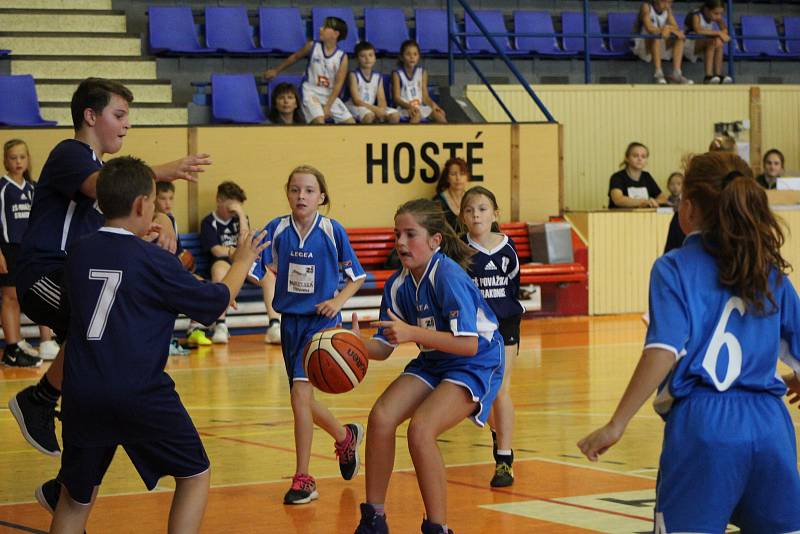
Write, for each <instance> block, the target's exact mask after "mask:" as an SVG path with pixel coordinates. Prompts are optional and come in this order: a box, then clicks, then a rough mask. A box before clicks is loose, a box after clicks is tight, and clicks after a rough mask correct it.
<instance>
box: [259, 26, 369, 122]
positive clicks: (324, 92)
mask: <svg viewBox="0 0 800 534" xmlns="http://www.w3.org/2000/svg"><path fill="white" fill-rule="evenodd" d="M345 37H347V23H346V22H345V21H343V20H342V19H340V18H337V17H328V18H326V19H325V22H324V23H323V24H322V27H321V28H320V29H319V41H309V42H307V43H306V45H305V46H304V47H303V48H301V49H300V50H298V51H297V52H295V53H293V54H292V55H290V56H289V57H288V58H286V59H285V60H284V61H283V63H281V64H280V65H278V66H277V67H276V68H274V69H269V70H268V71H266V72H265V73H264V78H265V79H266V80H268V81H269V80H271V79H272V78H274V77H275V76H277V75H278V74H279V73H280V72H281V71H283V70H284V69H286V68H287V67H289V66H290V65H292V64H294V63H296V62H297V61H298V60H299V59H301V58H304V57H306V56H310V57H309V60H308V66H307V67H306V76H305V81H304V82H303V115H304V116H305V118H306V121H307V122H308V123H310V124H325V120H326V119H329V118H333V121H334V122H335V123H336V124H340V123H345V124H355V120H354V119H353V116H352V115H351V114H350V111H348V110H347V106H345V105H344V103H343V102H342V100H341V99H340V98H339V94H340V93H341V92H342V88H343V87H344V82H345V79H346V78H347V54H345V53H344V50H342V49H341V48H339V45H338V42H339V41H341V40H342V39H344V38H345Z"/></svg>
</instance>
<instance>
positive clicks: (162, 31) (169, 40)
mask: <svg viewBox="0 0 800 534" xmlns="http://www.w3.org/2000/svg"><path fill="white" fill-rule="evenodd" d="M147 13H148V16H149V21H148V28H149V36H150V51H151V52H153V53H154V54H158V53H164V52H168V53H176V54H213V53H216V50H215V49H213V48H208V47H205V46H202V45H201V44H200V40H199V39H198V37H197V30H196V28H195V25H194V17H193V16H192V8H190V7H161V6H151V7H150V8H148V10H147Z"/></svg>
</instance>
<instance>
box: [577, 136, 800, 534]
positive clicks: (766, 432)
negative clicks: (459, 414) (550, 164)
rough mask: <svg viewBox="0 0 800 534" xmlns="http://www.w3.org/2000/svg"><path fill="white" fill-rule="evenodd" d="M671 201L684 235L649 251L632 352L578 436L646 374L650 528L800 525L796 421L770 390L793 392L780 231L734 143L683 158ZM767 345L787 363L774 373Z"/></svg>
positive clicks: (796, 349) (638, 391)
mask: <svg viewBox="0 0 800 534" xmlns="http://www.w3.org/2000/svg"><path fill="white" fill-rule="evenodd" d="M678 213H679V217H680V223H681V227H682V228H683V230H684V232H686V234H687V238H686V241H685V242H684V245H683V247H681V248H679V249H675V250H673V251H671V252H669V253H668V254H665V255H664V256H662V257H661V258H659V259H658V260H656V262H655V264H654V265H653V270H652V273H651V277H650V325H649V327H648V329H647V339H646V343H645V347H644V353H643V354H642V358H641V360H640V362H639V365H638V366H637V368H636V371H634V374H633V377H632V378H631V381H630V384H629V385H628V388H627V390H626V391H625V394H624V395H623V397H622V400H621V401H620V403H619V406H618V407H617V409H616V411H615V412H614V415H613V416H612V417H611V420H610V421H609V423H607V424H606V425H605V426H603V427H602V428H600V429H598V430H596V431H595V432H593V433H591V434H589V435H588V436H587V437H585V438H584V439H582V440H581V441H580V442H579V443H578V447H580V449H581V451H582V452H583V453H584V454H585V455H586V456H587V457H588V458H589V459H590V460H592V461H596V460H597V458H598V456H599V455H600V454H602V453H604V452H605V451H606V450H608V448H609V447H611V446H612V445H613V444H614V443H616V442H617V441H618V440H619V439H620V437H621V436H622V433H623V432H624V430H625V427H626V426H627V424H628V422H629V421H630V419H631V418H632V417H633V415H634V414H635V413H636V411H637V410H638V409H639V408H640V407H641V405H642V404H643V403H644V402H645V401H646V400H647V398H648V397H649V396H650V394H651V393H653V391H654V390H656V388H658V389H659V391H658V395H657V397H656V401H655V408H656V411H657V412H658V413H660V414H661V415H662V416H663V417H664V419H665V420H666V426H665V428H664V443H663V447H662V453H661V461H660V468H659V478H658V483H657V488H656V510H655V511H656V514H655V531H656V532H657V533H662V532H724V531H725V527H726V525H727V524H728V522H731V523H733V524H735V525H737V526H739V527H740V528H741V530H742V532H764V533H767V532H769V533H778V532H790V531H797V530H800V507H798V505H797V504H798V503H799V502H800V476H798V472H797V451H796V445H795V433H794V428H793V426H792V422H791V419H790V417H789V413H788V411H787V409H786V407H785V406H784V404H783V402H782V399H781V397H782V396H783V395H784V394H785V393H786V391H787V388H788V389H789V390H791V391H792V392H793V393H795V394H797V393H798V392H800V382H799V381H798V378H797V374H796V373H797V372H798V371H800V361H799V360H798V357H800V300H799V299H798V296H797V293H796V291H795V289H794V287H792V284H791V282H790V281H789V279H788V278H787V276H786V275H785V272H786V271H787V270H788V269H789V267H790V266H789V264H788V263H787V262H786V260H785V259H784V258H783V257H782V256H781V252H780V248H781V245H783V243H784V234H783V231H782V230H781V227H780V226H779V224H778V221H777V220H776V218H775V216H774V214H773V213H772V211H771V210H770V207H769V204H768V202H767V196H766V194H765V192H764V191H763V189H761V187H760V186H759V185H758V183H757V182H756V181H755V180H754V179H753V176H752V172H751V170H750V168H749V167H748V166H747V164H746V163H745V162H744V161H743V160H742V159H741V158H739V157H738V156H736V155H734V154H727V153H722V152H710V153H707V154H703V155H700V156H695V157H693V158H692V159H691V160H690V161H689V164H688V168H687V171H686V179H685V181H684V183H683V197H682V200H681V203H680V207H679V212H678ZM779 358H780V359H781V360H782V361H783V362H784V363H786V364H788V365H789V367H790V368H791V369H792V370H793V372H791V373H789V374H787V375H785V376H784V377H782V378H781V376H780V374H779V373H778V369H777V362H778V359H779ZM659 384H661V386H659Z"/></svg>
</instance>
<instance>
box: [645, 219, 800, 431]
mask: <svg viewBox="0 0 800 534" xmlns="http://www.w3.org/2000/svg"><path fill="white" fill-rule="evenodd" d="M770 290H771V291H772V295H773V298H774V299H775V306H773V305H772V303H771V302H769V300H765V302H764V312H763V313H762V314H758V313H756V310H755V309H752V308H748V307H747V306H746V305H745V303H744V301H743V300H742V299H741V298H739V297H737V296H735V295H734V294H733V293H732V292H731V290H730V288H728V287H725V286H723V285H722V284H720V282H719V269H718V268H717V265H716V259H715V258H714V257H713V256H711V255H710V254H709V253H708V252H707V251H706V250H705V248H704V247H703V244H702V239H701V236H700V234H699V233H697V234H690V235H689V236H688V237H687V238H686V241H685V242H684V245H683V247H681V248H679V249H675V250H673V251H671V252H669V253H668V254H666V255H664V256H662V257H661V258H659V259H658V260H656V262H655V264H654V265H653V270H652V272H651V274H650V307H649V309H650V325H649V327H648V329H647V338H646V341H645V349H648V348H660V349H665V350H668V351H670V352H672V353H674V354H675V357H676V363H675V367H673V369H672V371H671V372H670V374H669V376H668V377H667V379H666V380H665V381H664V383H663V384H662V385H661V387H660V388H659V392H658V396H657V397H656V400H655V403H654V404H655V409H656V411H657V412H658V413H660V414H662V415H666V414H667V413H668V412H669V410H670V408H671V406H672V403H673V402H674V401H675V400H677V399H681V398H684V397H687V396H689V395H691V394H692V392H693V391H694V390H695V389H697V388H702V389H704V390H706V391H708V390H709V389H711V390H716V391H718V392H725V391H728V390H731V389H743V390H748V391H755V392H758V391H763V392H765V393H770V394H772V395H775V396H779V397H780V396H783V395H784V394H785V393H786V385H785V384H784V382H783V380H782V379H781V377H780V373H779V371H778V367H777V362H778V359H779V358H780V359H781V360H782V361H784V363H786V364H787V365H789V366H790V367H791V368H792V369H793V370H795V372H797V371H800V361H799V360H798V356H800V299H798V296H797V292H796V291H795V289H794V287H793V286H792V284H791V282H790V281H789V279H788V278H787V277H786V276H784V275H783V274H782V273H780V272H778V271H777V270H773V272H772V273H771V275H770Z"/></svg>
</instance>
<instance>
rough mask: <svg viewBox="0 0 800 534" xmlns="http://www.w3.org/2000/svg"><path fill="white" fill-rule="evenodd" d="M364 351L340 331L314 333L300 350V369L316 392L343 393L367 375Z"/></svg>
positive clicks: (357, 340)
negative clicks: (301, 351)
mask: <svg viewBox="0 0 800 534" xmlns="http://www.w3.org/2000/svg"><path fill="white" fill-rule="evenodd" d="M367 366H368V359H367V348H366V347H365V346H364V342H363V341H361V338H360V337H358V336H357V335H356V334H354V333H353V332H351V331H350V330H346V329H344V328H331V329H328V330H323V331H321V332H317V333H316V334H314V337H312V338H311V341H309V342H308V344H307V345H306V348H305V350H304V351H303V368H304V369H305V370H306V376H307V377H308V379H309V380H310V381H311V384H313V385H314V386H315V387H316V388H317V389H319V390H320V391H324V392H325V393H345V392H347V391H350V390H351V389H353V388H354V387H356V386H357V385H358V384H359V383H360V382H361V381H362V380H364V375H366V374H367Z"/></svg>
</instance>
